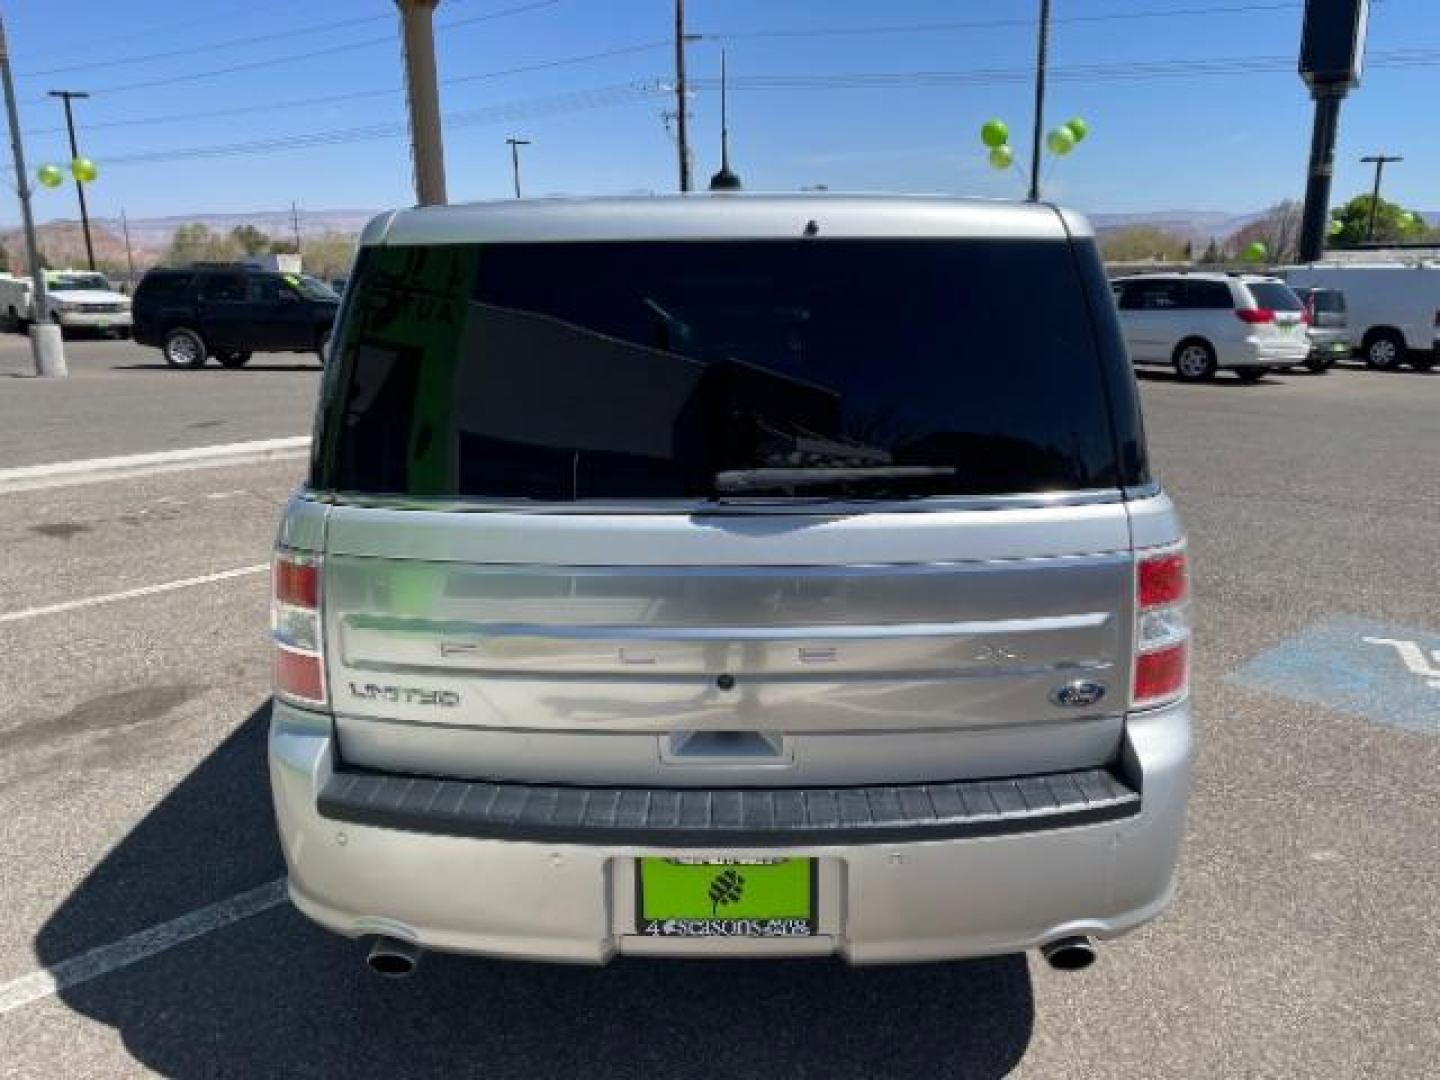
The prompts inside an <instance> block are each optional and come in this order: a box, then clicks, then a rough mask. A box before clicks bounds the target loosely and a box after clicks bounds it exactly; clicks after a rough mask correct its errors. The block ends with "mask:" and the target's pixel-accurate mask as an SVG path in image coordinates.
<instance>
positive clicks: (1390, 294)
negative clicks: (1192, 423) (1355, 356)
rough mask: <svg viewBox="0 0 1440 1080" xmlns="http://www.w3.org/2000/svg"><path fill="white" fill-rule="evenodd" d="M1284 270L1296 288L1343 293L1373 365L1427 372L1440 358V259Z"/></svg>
mask: <svg viewBox="0 0 1440 1080" xmlns="http://www.w3.org/2000/svg"><path fill="white" fill-rule="evenodd" d="M1282 275H1283V276H1284V278H1285V280H1286V282H1287V283H1288V284H1289V285H1290V286H1291V287H1292V288H1325V289H1339V290H1340V291H1341V292H1343V293H1344V294H1345V308H1346V310H1347V311H1348V312H1349V317H1350V333H1351V335H1352V336H1353V337H1354V339H1355V341H1356V342H1357V343H1358V344H1359V346H1360V355H1361V356H1362V357H1363V358H1364V360H1365V362H1366V363H1367V364H1369V365H1370V366H1371V367H1373V368H1382V369H1390V368H1396V367H1399V366H1400V364H1402V363H1408V364H1409V365H1410V366H1411V367H1413V368H1414V369H1415V370H1416V371H1429V370H1430V369H1431V368H1433V367H1434V366H1435V364H1436V363H1437V361H1440V354H1437V352H1436V343H1437V335H1440V263H1433V262H1432V263H1410V264H1406V263H1363V264H1357V263H1316V264H1314V265H1312V266H1290V267H1286V268H1285V269H1284V270H1283V271H1282Z"/></svg>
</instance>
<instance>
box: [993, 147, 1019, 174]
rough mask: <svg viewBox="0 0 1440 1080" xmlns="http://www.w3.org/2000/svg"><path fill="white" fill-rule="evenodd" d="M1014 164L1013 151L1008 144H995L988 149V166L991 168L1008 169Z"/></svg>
mask: <svg viewBox="0 0 1440 1080" xmlns="http://www.w3.org/2000/svg"><path fill="white" fill-rule="evenodd" d="M1013 164H1015V151H1014V150H1011V149H1010V147H1008V146H995V147H991V149H990V167H991V168H992V169H1008V168H1009V167H1010V166H1011V165H1013Z"/></svg>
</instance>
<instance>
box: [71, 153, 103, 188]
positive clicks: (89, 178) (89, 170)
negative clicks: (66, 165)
mask: <svg viewBox="0 0 1440 1080" xmlns="http://www.w3.org/2000/svg"><path fill="white" fill-rule="evenodd" d="M70 175H71V176H73V177H75V179H76V180H78V181H80V183H82V184H90V183H94V181H95V178H96V177H97V176H99V175H100V170H99V169H97V168H96V167H95V162H93V161H91V160H90V159H89V158H88V157H77V158H76V159H75V160H74V161H72V162H70Z"/></svg>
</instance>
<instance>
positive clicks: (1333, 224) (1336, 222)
mask: <svg viewBox="0 0 1440 1080" xmlns="http://www.w3.org/2000/svg"><path fill="white" fill-rule="evenodd" d="M1343 228H1345V223H1344V222H1342V221H1341V220H1340V219H1339V218H1331V219H1330V235H1331V236H1334V235H1335V234H1336V233H1338V232H1339V231H1340V230H1341V229H1343Z"/></svg>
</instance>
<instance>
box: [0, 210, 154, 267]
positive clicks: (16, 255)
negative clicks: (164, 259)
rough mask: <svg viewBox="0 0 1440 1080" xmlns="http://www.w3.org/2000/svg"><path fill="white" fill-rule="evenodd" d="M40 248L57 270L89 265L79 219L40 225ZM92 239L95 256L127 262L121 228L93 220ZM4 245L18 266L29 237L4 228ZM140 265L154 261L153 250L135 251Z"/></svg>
mask: <svg viewBox="0 0 1440 1080" xmlns="http://www.w3.org/2000/svg"><path fill="white" fill-rule="evenodd" d="M35 231H36V233H37V234H38V237H37V238H38V240H39V242H40V250H41V251H42V252H44V253H45V257H46V258H47V259H49V261H50V265H51V266H52V267H54V268H55V269H57V270H80V269H84V267H85V234H84V232H83V231H82V230H81V228H80V223H79V222H78V221H51V222H47V223H46V224H44V225H41V226H39V227H37V228H36V230H35ZM90 242H91V243H92V244H94V245H95V258H96V259H97V260H98V261H99V262H101V263H105V264H107V265H111V266H117V267H119V266H124V265H125V240H124V238H123V237H121V236H120V234H119V231H118V230H116V231H114V232H112V231H111V230H110V229H109V228H108V227H107V226H106V225H103V224H101V223H100V222H96V221H92V222H91V223H90ZM0 245H3V246H4V248H5V250H6V252H8V253H9V254H10V256H11V260H12V263H13V265H14V267H15V268H16V269H19V268H21V267H22V266H23V264H24V261H25V259H24V254H25V238H24V237H23V236H22V235H21V234H20V230H19V229H5V230H3V231H0ZM134 254H135V259H136V265H137V266H148V265H149V264H150V263H151V262H153V261H154V260H153V259H151V258H148V255H149V252H148V251H145V250H137V251H135V252H134Z"/></svg>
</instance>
